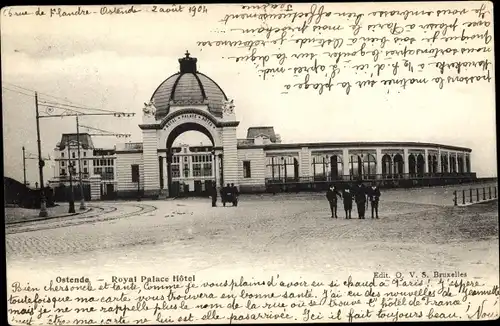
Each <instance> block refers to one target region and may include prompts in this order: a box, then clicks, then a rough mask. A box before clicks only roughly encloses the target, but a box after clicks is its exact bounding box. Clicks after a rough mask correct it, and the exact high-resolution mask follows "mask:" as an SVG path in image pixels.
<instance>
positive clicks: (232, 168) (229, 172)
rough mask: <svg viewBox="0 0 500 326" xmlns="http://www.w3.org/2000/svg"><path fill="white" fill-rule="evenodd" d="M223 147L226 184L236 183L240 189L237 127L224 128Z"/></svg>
mask: <svg viewBox="0 0 500 326" xmlns="http://www.w3.org/2000/svg"><path fill="white" fill-rule="evenodd" d="M222 147H223V149H224V153H223V157H222V164H223V166H224V169H223V176H224V184H228V183H234V185H235V186H237V187H238V186H239V183H238V182H239V180H238V149H237V140H236V127H224V129H223V130H222Z"/></svg>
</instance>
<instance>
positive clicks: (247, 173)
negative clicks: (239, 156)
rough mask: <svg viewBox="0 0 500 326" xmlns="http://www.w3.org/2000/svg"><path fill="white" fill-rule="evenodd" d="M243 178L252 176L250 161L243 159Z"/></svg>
mask: <svg viewBox="0 0 500 326" xmlns="http://www.w3.org/2000/svg"><path fill="white" fill-rule="evenodd" d="M243 178H251V174H250V161H243Z"/></svg>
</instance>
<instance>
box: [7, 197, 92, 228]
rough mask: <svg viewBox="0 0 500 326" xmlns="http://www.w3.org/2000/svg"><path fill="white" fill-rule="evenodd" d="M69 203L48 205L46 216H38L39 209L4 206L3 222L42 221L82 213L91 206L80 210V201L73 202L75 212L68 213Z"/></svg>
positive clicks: (89, 209) (87, 210)
mask: <svg viewBox="0 0 500 326" xmlns="http://www.w3.org/2000/svg"><path fill="white" fill-rule="evenodd" d="M68 210H69V204H68V203H59V204H58V206H54V207H48V208H47V212H48V216H47V217H39V216H38V214H39V213H40V209H38V208H35V209H30V208H22V207H6V208H5V224H7V225H8V224H16V223H24V222H33V221H42V220H48V219H53V218H60V217H67V216H74V215H79V214H83V213H87V212H89V211H91V210H92V208H89V207H87V209H86V210H84V211H80V203H79V202H78V203H77V202H75V213H68Z"/></svg>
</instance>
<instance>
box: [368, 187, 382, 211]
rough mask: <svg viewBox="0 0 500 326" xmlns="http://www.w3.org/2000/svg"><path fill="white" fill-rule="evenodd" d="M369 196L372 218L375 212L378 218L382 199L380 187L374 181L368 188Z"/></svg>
mask: <svg viewBox="0 0 500 326" xmlns="http://www.w3.org/2000/svg"><path fill="white" fill-rule="evenodd" d="M368 198H369V200H370V203H371V207H372V218H373V213H374V212H375V215H376V218H378V202H379V199H380V189H379V187H378V186H377V184H376V183H375V182H373V183H372V186H371V187H370V188H369V189H368Z"/></svg>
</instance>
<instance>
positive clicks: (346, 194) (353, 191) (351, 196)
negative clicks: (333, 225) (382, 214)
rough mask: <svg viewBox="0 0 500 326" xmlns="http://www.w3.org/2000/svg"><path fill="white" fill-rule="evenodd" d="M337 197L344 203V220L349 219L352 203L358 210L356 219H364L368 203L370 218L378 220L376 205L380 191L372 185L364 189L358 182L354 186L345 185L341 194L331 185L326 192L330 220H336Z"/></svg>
mask: <svg viewBox="0 0 500 326" xmlns="http://www.w3.org/2000/svg"><path fill="white" fill-rule="evenodd" d="M337 197H339V198H342V199H343V202H344V210H345V218H346V219H350V218H351V211H352V202H353V200H354V201H355V202H356V206H357V209H358V217H359V218H360V219H364V218H365V211H366V209H367V208H368V202H370V203H371V208H372V218H378V203H379V200H380V189H379V187H378V186H377V185H376V184H375V182H373V183H372V186H371V187H365V186H364V185H363V183H362V182H358V184H356V186H354V187H351V186H350V185H347V186H346V187H345V188H344V189H343V191H342V192H340V191H339V190H337V187H335V186H334V185H331V186H330V188H328V191H327V192H326V198H327V199H328V202H329V203H330V210H331V212H332V218H337Z"/></svg>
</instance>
